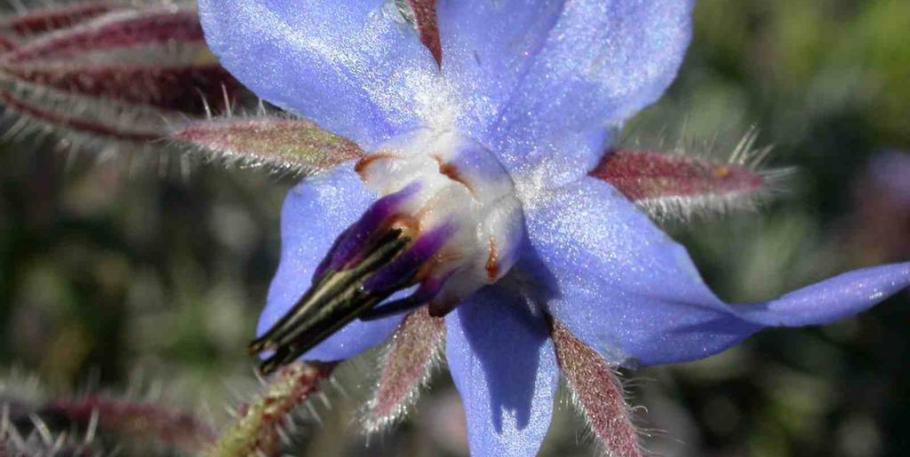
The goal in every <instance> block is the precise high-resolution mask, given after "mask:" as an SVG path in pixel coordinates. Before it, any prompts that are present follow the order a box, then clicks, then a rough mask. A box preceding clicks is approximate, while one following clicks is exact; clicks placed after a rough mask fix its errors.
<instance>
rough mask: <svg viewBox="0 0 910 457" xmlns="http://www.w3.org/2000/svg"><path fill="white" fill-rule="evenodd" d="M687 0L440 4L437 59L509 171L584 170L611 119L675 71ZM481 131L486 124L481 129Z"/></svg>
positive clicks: (647, 99)
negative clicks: (439, 56) (440, 52)
mask: <svg viewBox="0 0 910 457" xmlns="http://www.w3.org/2000/svg"><path fill="white" fill-rule="evenodd" d="M692 4H693V2H692V1H690V0H657V1H642V0H612V1H607V0H577V1H566V0H532V1H527V0H503V1H496V2H493V1H490V0H461V1H454V0H450V1H442V2H440V5H439V22H440V34H441V38H442V46H443V69H444V72H445V74H446V77H447V78H448V79H449V81H450V82H451V83H452V84H453V85H454V86H455V87H456V88H457V92H458V93H459V99H460V100H461V101H462V104H463V105H462V113H461V122H462V124H463V125H462V126H461V127H462V128H465V129H466V131H469V132H478V138H477V139H478V140H480V141H482V142H485V143H487V146H489V147H490V149H491V150H493V151H496V152H497V153H499V154H501V159H502V160H503V162H505V164H506V165H507V167H508V168H510V169H511V170H513V174H521V173H524V172H528V173H530V172H535V173H537V168H538V166H540V165H544V164H545V165H546V168H545V169H544V170H545V171H546V174H545V177H546V179H547V180H549V181H550V182H567V181H568V180H574V179H576V178H577V177H578V176H580V175H582V174H584V173H585V172H587V171H588V170H590V169H591V168H592V167H593V166H594V165H595V164H596V163H597V160H598V159H599V158H600V155H601V154H602V153H603V150H604V147H605V145H606V143H607V141H608V140H609V137H610V135H609V133H610V128H611V127H615V126H616V125H617V124H619V123H621V122H622V121H624V120H625V119H627V118H628V117H630V116H631V115H633V114H634V113H635V112H636V111H638V110H640V109H641V108H643V107H644V106H646V105H648V104H650V103H651V102H653V101H654V100H656V99H657V98H658V97H659V96H660V95H661V94H662V93H663V91H664V90H665V89H666V87H667V86H668V85H669V84H670V82H671V81H672V80H673V78H674V77H675V76H676V71H677V69H678V68H679V65H680V63H681V62H682V59H683V55H684V54H685V50H686V47H687V46H688V43H689V39H690V34H691V30H690V29H691V15H692ZM481 132H482V133H481Z"/></svg>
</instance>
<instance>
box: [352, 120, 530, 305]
mask: <svg viewBox="0 0 910 457" xmlns="http://www.w3.org/2000/svg"><path fill="white" fill-rule="evenodd" d="M357 171H358V173H359V174H360V175H361V177H362V178H363V180H364V182H365V183H366V184H367V186H368V187H370V188H371V189H372V190H374V191H375V192H377V193H379V194H380V195H390V194H393V193H396V192H401V191H402V190H403V189H405V188H407V187H409V186H413V187H412V188H413V189H415V191H414V192H413V194H412V195H411V196H410V197H409V198H408V199H407V200H406V201H405V202H404V203H403V204H402V207H401V212H402V213H404V214H407V215H409V216H410V218H411V219H410V222H408V223H406V225H411V227H409V228H408V229H409V230H412V231H413V232H414V233H413V235H412V236H413V237H414V238H418V237H419V236H420V234H421V233H429V232H432V231H434V230H435V229H439V228H440V227H443V226H448V227H450V229H451V234H450V235H449V237H448V239H447V240H446V242H445V245H444V247H443V248H442V249H441V250H440V251H439V253H438V254H436V256H435V258H434V261H433V262H432V263H431V264H430V265H428V268H429V270H430V271H428V272H427V274H428V277H429V278H432V279H434V280H437V281H443V282H445V284H444V285H442V288H441V289H440V291H439V292H438V294H437V295H436V296H435V297H434V298H433V299H432V300H430V302H429V305H430V312H431V313H433V314H435V315H442V314H445V313H447V312H448V311H450V310H451V309H452V308H454V307H455V306H457V305H458V303H460V302H461V301H462V300H464V299H466V298H468V297H469V296H470V295H471V294H473V293H474V292H475V291H477V290H478V289H480V288H481V287H483V286H484V285H487V284H493V283H494V282H496V281H497V280H499V279H500V278H502V277H503V276H504V275H505V274H506V273H507V272H508V271H509V269H510V268H511V267H512V265H514V263H515V260H516V258H517V252H516V251H517V249H518V246H519V243H520V240H521V234H522V230H524V221H523V218H522V210H521V204H520V202H519V200H518V198H517V195H516V193H515V186H514V184H513V182H512V179H511V178H510V176H509V174H508V173H507V172H506V170H505V169H504V168H503V167H502V165H501V164H500V163H499V161H498V159H497V158H496V157H495V156H494V155H493V154H492V153H491V152H490V151H488V150H487V149H485V148H484V147H483V146H481V145H480V144H478V143H477V142H475V141H473V140H471V139H469V138H466V137H464V136H461V135H458V134H456V133H454V132H438V131H430V130H420V131H417V132H415V133H412V134H409V135H406V136H402V137H399V138H396V139H394V140H392V141H389V142H387V143H386V144H384V145H383V146H382V147H380V148H379V152H377V153H375V154H373V155H370V156H368V157H366V158H364V159H363V160H361V161H360V163H358V164H357Z"/></svg>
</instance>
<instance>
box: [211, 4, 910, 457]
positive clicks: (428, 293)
mask: <svg viewBox="0 0 910 457" xmlns="http://www.w3.org/2000/svg"><path fill="white" fill-rule="evenodd" d="M692 6H693V5H692V2H691V1H682V0H658V1H641V0H612V1H606V0H562V1H560V0H498V1H491V0H461V1H457V0H440V1H438V2H435V1H426V0H411V1H392V0H347V1H344V2H339V1H329V0H307V1H288V0H202V1H200V11H201V16H202V20H203V26H204V28H205V31H206V37H207V40H208V42H209V45H210V46H211V48H212V49H213V50H214V52H215V53H216V54H217V55H218V56H219V57H220V59H221V62H222V64H223V65H224V66H225V67H226V68H227V69H228V70H229V71H231V72H232V73H233V74H234V75H235V76H236V77H237V78H238V79H240V80H241V81H242V82H243V83H244V84H246V85H247V86H248V87H249V88H251V89H252V90H253V91H254V92H256V93H257V94H258V95H259V96H260V97H262V98H264V99H265V100H267V101H269V102H271V103H273V104H275V105H277V106H280V107H282V108H284V109H286V110H288V111H290V112H293V113H295V114H298V115H300V116H302V117H303V118H306V119H308V120H309V121H312V122H314V123H315V124H318V125H319V126H320V127H321V128H323V129H325V130H327V131H330V132H332V133H333V134H335V135H337V136H340V137H344V138H347V139H349V140H350V141H352V142H353V143H344V144H345V145H346V146H345V147H343V148H340V149H338V150H335V152H334V154H336V155H337V156H338V157H341V159H339V160H335V161H334V162H336V165H337V166H335V167H334V168H333V169H332V170H331V171H327V172H325V173H323V174H320V175H318V176H314V177H310V178H307V179H306V180H304V181H303V183H301V184H300V185H299V186H297V187H296V188H295V189H294V190H293V191H292V192H291V194H290V195H289V196H288V198H287V201H286V203H285V206H284V210H283V215H282V237H283V249H282V259H281V264H280V267H279V270H278V273H277V274H276V276H275V279H274V281H273V283H272V288H271V290H270V292H269V297H268V304H267V306H266V308H265V310H264V312H263V314H262V318H261V322H260V325H259V335H260V338H259V339H258V340H257V341H256V342H255V343H254V345H253V349H254V351H256V352H259V353H262V354H264V356H265V358H266V361H265V362H264V368H265V369H266V371H268V370H269V369H272V368H274V367H275V366H277V365H280V364H282V363H286V362H288V361H291V360H294V359H296V358H298V357H302V358H303V359H304V360H307V361H326V362H332V361H340V360H345V359H348V358H351V357H354V356H356V355H358V354H360V353H362V352H364V351H366V350H368V349H370V348H373V347H375V346H377V345H380V344H382V343H383V342H385V341H387V340H389V338H390V337H391V336H392V335H393V333H395V332H396V329H397V332H398V333H397V334H396V335H395V338H394V340H393V342H392V349H391V352H390V353H389V355H388V356H387V358H386V365H385V367H384V371H383V376H382V380H381V381H380V386H379V394H378V395H377V397H376V398H375V399H374V400H373V402H371V405H370V415H371V417H370V418H369V423H370V424H371V425H372V426H376V427H378V426H380V425H382V424H383V423H385V422H388V421H390V420H391V419H392V418H394V416H395V415H396V413H397V412H398V410H400V409H401V406H402V405H404V404H406V403H407V398H409V397H410V396H411V395H412V393H413V386H414V385H415V384H417V383H419V381H420V380H421V379H422V378H423V373H424V368H425V367H426V366H428V365H430V363H429V361H430V360H432V354H433V353H434V349H435V347H436V344H438V343H440V342H442V341H443V340H445V346H446V358H447V361H448V365H449V368H450V371H451V373H452V376H453V378H454V380H455V385H456V386H457V388H458V390H459V392H460V394H461V396H462V399H463V401H464V405H465V410H466V412H467V417H468V434H469V441H470V448H471V452H472V455H477V456H530V455H535V454H536V453H537V450H538V449H539V447H540V444H541V442H542V441H543V438H544V435H545V434H546V432H547V429H548V426H549V423H550V417H551V414H552V409H553V402H554V395H555V392H556V388H557V385H558V379H559V376H560V372H561V370H562V373H563V374H564V376H565V377H566V379H567V381H568V384H569V386H570V387H571V388H572V389H573V390H574V393H575V397H576V399H577V400H578V402H579V403H580V404H581V406H582V408H583V410H584V411H585V412H586V413H587V415H588V418H589V419H590V422H591V423H592V426H593V427H594V428H595V432H596V433H597V434H598V436H599V437H600V438H601V439H602V440H603V442H604V444H605V445H607V446H608V447H610V448H611V449H613V450H616V451H617V453H618V454H621V455H633V454H634V452H637V451H636V449H637V444H636V440H635V436H634V431H632V432H630V430H632V429H631V428H630V427H627V426H626V425H627V417H625V416H623V415H622V414H623V413H622V400H621V396H620V395H619V394H618V392H619V390H618V389H617V388H616V386H615V385H614V384H613V383H612V378H610V376H609V371H610V370H609V368H610V367H611V366H616V365H620V364H625V365H655V364H664V363H675V362H684V361H690V360H697V359H701V358H704V357H708V356H710V355H713V354H716V353H718V352H720V351H723V350H725V349H727V348H729V347H731V346H733V345H735V344H737V343H739V342H741V341H742V340H743V339H745V338H747V337H748V336H750V335H752V334H753V333H755V332H757V331H759V330H761V329H763V328H765V327H770V326H774V327H777V326H791V327H795V326H805V325H818V324H827V323H829V322H833V321H835V320H838V319H841V318H845V317H848V316H852V315H854V314H856V313H858V312H860V311H863V310H865V309H867V308H869V307H871V306H873V305H874V304H875V303H878V302H880V301H881V300H883V299H885V298H886V297H888V296H890V295H891V294H894V293H895V292H897V291H899V290H901V289H903V288H905V287H907V286H908V284H910V263H904V264H895V265H889V266H882V267H877V268H870V269H865V270H858V271H853V272H850V273H846V274H843V275H841V276H838V277H835V278H832V279H829V280H827V281H824V282H821V283H818V284H815V285H812V286H809V287H806V288H804V289H801V290H798V291H795V292H791V293H789V294H787V295H785V296H783V297H781V298H779V299H777V300H772V301H769V302H767V303H759V304H752V305H728V304H726V303H724V302H722V301H721V300H720V299H718V298H717V297H716V296H715V295H714V294H713V293H712V292H711V291H710V290H709V289H708V287H707V286H706V285H705V284H704V283H703V282H702V280H701V278H700V276H699V274H698V272H697V270H696V268H695V266H694V265H693V263H692V261H691V259H690V258H689V256H688V254H687V253H686V250H685V249H684V248H683V247H682V246H680V245H678V244H677V243H675V242H674V241H673V240H671V239H670V238H669V237H667V236H666V235H665V234H664V233H663V232H662V231H661V230H660V229H658V228H657V227H656V226H655V225H654V224H653V223H652V221H651V220H650V219H649V218H648V216H647V215H646V214H645V213H643V212H642V211H641V210H640V209H639V208H638V207H637V206H636V205H635V204H634V203H633V202H631V201H630V200H629V199H628V198H627V196H626V195H624V194H623V193H621V192H620V191H619V190H617V187H621V186H619V185H618V184H617V183H619V182H621V181H622V180H621V179H617V175H616V173H617V169H616V167H614V166H613V164H611V162H610V161H611V157H613V156H610V155H607V156H604V151H605V150H607V149H608V147H609V146H610V144H611V141H612V139H613V135H614V133H615V132H616V130H617V128H618V127H619V126H621V124H622V123H623V121H625V120H626V119H628V118H629V117H630V116H631V115H633V114H634V113H636V112H637V111H638V110H640V109H641V108H643V107H644V106H646V105H648V104H650V103H651V102H653V101H654V100H656V99H657V98H658V97H659V96H660V95H661V93H662V92H663V91H664V90H665V89H666V87H667V86H668V85H669V84H670V82H671V81H672V80H673V78H674V76H675V74H676V71H677V69H678V67H679V65H680V63H681V61H682V59H683V55H684V52H685V49H686V47H687V45H688V42H689V39H690V33H691V31H690V28H691V14H692ZM197 133H198V132H197ZM319 138H322V137H319ZM198 139H199V138H197V140H198ZM304 140H305V141H310V142H315V141H316V140H314V139H313V138H310V137H307V138H304ZM319 141H322V140H319ZM200 142H201V141H200ZM320 144H321V143H320ZM352 150H354V152H353V153H351V151H352ZM349 153H350V154H349ZM348 159H351V160H348ZM655 161H656V162H659V161H660V160H659V159H655ZM655 161H652V162H649V163H650V164H651V165H654V164H655ZM330 162H332V161H331V160H330ZM630 163H632V164H634V163H635V161H634V160H632V161H631V162H630ZM657 165H660V163H657ZM696 165H698V164H694V165H693V164H688V165H677V166H683V167H684V168H685V167H688V168H686V170H689V169H697V168H698V167H697V166H696ZM620 168H622V167H620ZM633 170H634V167H633ZM711 171H712V172H716V173H714V174H715V175H716V176H717V177H727V176H728V175H729V173H734V174H735V173H737V171H736V170H733V171H731V170H726V169H723V170H721V169H716V170H715V169H712V170H711ZM620 177H621V176H620ZM696 184H697V183H696ZM620 190H622V189H620ZM651 190H653V189H651V188H638V189H637V191H638V193H639V194H642V195H644V196H647V194H648V192H649V191H651ZM626 194H627V195H628V192H626ZM640 196H641V195H640ZM633 198H634V197H633ZM409 313H410V314H409ZM405 316H408V317H407V318H405ZM431 316H432V317H431ZM443 316H444V317H443ZM443 319H444V321H443ZM403 322H404V323H403ZM611 414H614V415H615V416H611Z"/></svg>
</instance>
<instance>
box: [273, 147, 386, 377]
mask: <svg viewBox="0 0 910 457" xmlns="http://www.w3.org/2000/svg"><path fill="white" fill-rule="evenodd" d="M375 200H376V196H375V194H373V193H372V192H371V191H369V190H368V189H367V188H366V187H364V185H363V182H362V181H361V180H360V177H359V176H358V175H357V173H355V172H354V171H353V169H352V167H351V166H345V165H341V166H340V167H338V168H337V169H335V170H334V171H332V172H331V173H328V174H326V175H323V176H317V177H314V178H307V180H306V181H304V182H303V183H302V184H300V185H298V186H297V187H295V188H294V189H293V190H291V192H290V194H288V197H287V199H286V200H285V202H284V208H283V209H282V213H281V242H282V245H281V264H280V265H279V267H278V272H277V273H276V274H275V278H274V279H273V280H272V285H271V288H270V289H269V296H268V303H267V304H266V307H265V309H264V310H263V311H262V315H261V316H260V318H259V325H258V327H257V334H259V335H261V334H263V333H264V332H265V331H266V330H268V329H269V328H270V327H271V326H272V325H273V324H274V323H275V322H277V321H278V319H280V318H281V317H282V316H283V315H284V314H285V313H287V311H288V310H289V309H290V308H291V307H292V306H293V305H294V304H295V303H296V302H297V300H298V299H300V297H301V296H303V294H304V293H305V292H306V290H307V289H308V288H309V287H310V285H311V283H312V282H311V281H312V276H313V271H314V270H315V269H316V267H317V266H318V265H319V262H320V261H321V260H322V259H323V257H324V256H325V254H326V252H328V250H329V248H330V247H331V245H332V243H333V242H334V241H335V238H336V237H337V236H338V234H340V233H341V232H342V231H343V230H344V229H346V228H347V227H348V226H349V225H351V224H352V223H353V222H354V221H356V220H357V219H358V218H359V217H360V215H361V213H363V211H365V210H366V209H367V207H368V206H369V205H370V204H372V203H373V202H374V201H375ZM400 322H401V316H393V317H389V318H385V319H380V320H376V321H371V322H361V321H354V322H352V323H351V324H348V325H347V326H346V327H345V328H344V329H342V330H341V331H340V332H338V333H336V334H335V335H333V336H332V337H331V338H329V339H327V340H326V341H324V342H322V343H321V344H320V345H318V346H316V347H315V348H313V349H312V350H311V351H309V352H307V353H306V354H304V356H303V359H304V360H311V361H323V362H330V361H337V360H344V359H349V358H351V357H354V356H356V355H358V354H360V353H361V352H363V351H366V350H369V349H370V348H372V347H374V346H376V345H379V344H381V343H382V342H384V341H385V340H386V339H388V337H389V336H390V335H391V334H392V332H394V331H395V328H396V327H397V326H398V324H399V323H400Z"/></svg>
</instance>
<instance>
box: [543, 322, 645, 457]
mask: <svg viewBox="0 0 910 457" xmlns="http://www.w3.org/2000/svg"><path fill="white" fill-rule="evenodd" d="M552 336H553V341H554V343H555V344H556V357H557V360H558V361H559V367H560V370H561V372H562V375H563V378H564V379H565V381H566V384H567V385H568V387H569V389H570V390H571V392H572V399H573V402H574V403H575V406H576V407H577V408H578V410H579V411H580V412H581V413H582V414H583V415H584V417H585V419H586V420H587V423H588V426H589V427H590V429H591V431H592V432H593V434H594V437H595V438H596V439H597V443H598V445H600V446H601V447H603V449H604V450H605V451H606V454H607V455H609V456H610V457H642V456H643V455H644V454H643V452H642V448H641V446H640V444H639V441H638V431H637V429H636V428H635V425H634V424H633V423H632V413H631V409H630V408H629V407H628V405H627V404H626V401H625V398H624V392H623V389H622V384H621V383H620V380H619V378H618V377H617V376H616V374H615V373H614V372H613V369H612V368H611V367H610V365H608V364H607V361H606V360H604V359H603V358H602V357H600V355H598V353H597V352H596V351H594V349H592V348H590V347H588V346H587V345H585V344H584V343H582V342H581V341H579V340H578V338H576V337H575V336H574V335H572V333H571V332H569V330H568V329H567V328H566V327H565V326H564V325H562V324H561V323H559V322H558V321H556V322H553V324H552Z"/></svg>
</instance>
